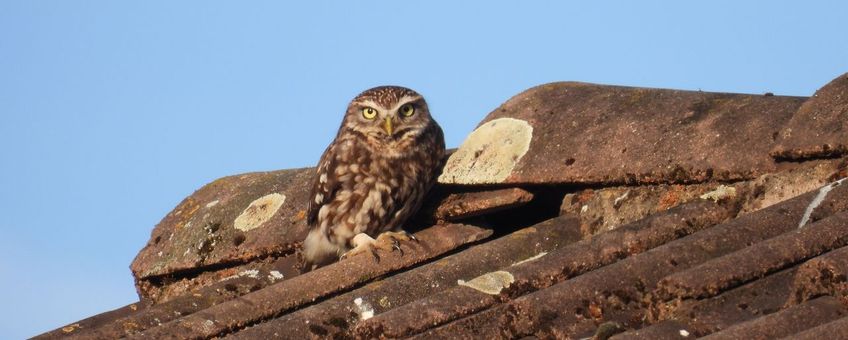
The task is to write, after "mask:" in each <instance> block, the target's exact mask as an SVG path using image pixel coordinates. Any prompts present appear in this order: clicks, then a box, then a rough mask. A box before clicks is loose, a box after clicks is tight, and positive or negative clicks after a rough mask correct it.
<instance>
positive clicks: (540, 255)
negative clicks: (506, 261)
mask: <svg viewBox="0 0 848 340" xmlns="http://www.w3.org/2000/svg"><path fill="white" fill-rule="evenodd" d="M545 255H548V252H546V251H543V252H541V253H539V254H537V255H535V256H532V257H530V258H526V259H523V260H521V261H518V262H516V263H513V264H512V265H513V266H517V265H519V264H524V263H527V262H530V261H536V260H538V259H539V258H541V257H542V256H545Z"/></svg>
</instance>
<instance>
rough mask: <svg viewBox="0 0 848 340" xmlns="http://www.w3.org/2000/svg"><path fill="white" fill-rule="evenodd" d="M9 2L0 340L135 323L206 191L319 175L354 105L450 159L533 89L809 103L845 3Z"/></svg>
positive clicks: (842, 49) (0, 154) (838, 48)
mask: <svg viewBox="0 0 848 340" xmlns="http://www.w3.org/2000/svg"><path fill="white" fill-rule="evenodd" d="M306 3H307V2H306V1H302V2H300V3H299V4H293V3H283V2H281V1H280V2H276V1H275V2H270V1H269V2H223V1H184V2H173V1H145V2H136V3H129V2H118V1H108V2H107V1H2V2H0V216H2V217H3V218H2V219H0V231H1V232H2V234H3V237H2V238H0V306H3V307H2V309H0V337H3V338H21V337H27V336H32V335H35V334H38V333H40V332H43V331H47V330H50V329H53V328H55V327H58V326H61V325H63V324H65V323H68V322H72V321H75V320H78V319H81V318H84V317H87V316H90V315H93V314H97V313H101V312H105V311H107V310H110V309H113V308H117V307H120V306H123V305H125V304H127V303H131V302H134V301H135V299H136V298H137V297H136V295H135V289H134V287H133V280H132V276H131V273H130V271H129V269H128V266H129V263H130V262H131V261H132V259H133V257H134V256H135V254H136V253H137V252H138V251H139V250H140V249H141V247H142V246H143V245H144V244H145V242H146V241H147V238H148V236H149V233H150V230H151V229H152V227H153V226H154V225H155V224H156V223H157V222H158V221H159V220H160V218H161V217H162V216H164V215H165V214H166V213H167V212H168V211H170V210H171V209H172V208H173V207H174V206H175V205H176V204H177V203H178V202H179V201H180V200H181V199H182V198H184V197H185V196H187V195H189V194H191V193H192V192H193V191H194V190H195V189H197V188H199V187H200V186H202V185H203V184H205V183H208V182H210V181H212V180H214V179H216V178H218V177H222V176H226V175H231V174H236V173H243V172H250V171H262V170H275V169H282V168H294V167H304V166H311V165H312V164H314V163H315V162H316V161H317V159H318V157H319V156H320V154H321V152H322V151H323V149H324V147H326V145H327V143H329V141H330V140H331V139H332V136H333V134H334V133H335V131H336V129H337V128H338V123H339V121H340V118H341V114H342V112H343V110H344V108H345V106H346V103H347V102H348V101H349V100H350V99H351V98H352V97H353V96H355V95H356V94H357V93H359V92H360V91H362V90H364V89H366V88H369V87H372V86H376V85H382V84H397V85H404V86H408V87H411V88H414V89H416V90H417V91H418V92H420V93H422V94H424V95H425V97H426V98H427V99H428V102H429V104H430V107H431V110H432V111H433V114H434V116H435V118H436V119H437V120H438V121H439V123H440V124H441V125H442V127H443V128H444V130H445V133H446V139H447V143H448V145H449V146H457V145H458V144H459V143H460V142H461V141H462V139H463V138H464V136H465V135H466V134H467V133H468V132H470V131H471V130H472V129H473V128H474V126H475V125H476V124H477V122H479V121H480V120H481V119H482V118H483V117H484V116H485V115H486V114H487V113H488V112H489V111H491V110H492V109H494V108H496V107H497V106H498V105H499V104H500V103H502V102H504V101H505V100H507V99H508V98H509V97H511V96H512V95H515V94H517V93H518V92H520V91H522V90H524V89H526V88H529V87H531V86H534V85H539V84H542V83H547V82H552V81H561V80H576V81H586V82H595V83H606V84H618V85H633V86H646V87H663V88H678V89H692V90H697V89H702V90H705V91H722V92H745V93H765V92H774V93H775V94H785V95H804V96H806V95H810V94H812V93H813V92H814V91H815V90H816V89H817V88H819V87H821V86H823V85H824V84H825V83H827V82H828V81H830V80H831V79H833V78H835V77H836V76H838V75H840V74H842V73H844V72H848V41H847V40H848V38H846V36H845V28H844V23H845V14H846V13H848V5H846V3H844V2H842V3H838V2H836V1H833V3H828V2H822V1H807V2H796V3H789V2H782V1H770V2H747V3H743V2H737V1H711V2H703V3H698V4H696V3H695V2H692V1H676V2H671V1H668V2H658V1H642V2H638V3H637V2H635V1H595V2H591V3H590V2H581V3H580V4H575V3H567V2H557V3H554V2H549V1H539V2H533V3H530V2H521V3H519V4H512V3H508V2H505V1H485V2H484V1H467V2H462V3H460V2H432V1H428V2H417V4H416V3H413V2H353V1H328V2H322V3H318V2H310V4H309V5H306Z"/></svg>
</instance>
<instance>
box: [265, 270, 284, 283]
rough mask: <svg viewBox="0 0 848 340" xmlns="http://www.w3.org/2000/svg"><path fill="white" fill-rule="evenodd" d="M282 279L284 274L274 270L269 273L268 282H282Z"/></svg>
mask: <svg viewBox="0 0 848 340" xmlns="http://www.w3.org/2000/svg"><path fill="white" fill-rule="evenodd" d="M282 279H283V274H282V273H280V272H279V271H276V270H272V271H270V272H268V280H270V281H271V282H274V281H277V280H282Z"/></svg>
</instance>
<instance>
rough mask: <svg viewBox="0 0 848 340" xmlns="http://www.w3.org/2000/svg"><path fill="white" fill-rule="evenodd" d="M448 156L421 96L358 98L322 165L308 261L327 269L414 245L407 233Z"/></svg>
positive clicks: (311, 212) (398, 90)
mask: <svg viewBox="0 0 848 340" xmlns="http://www.w3.org/2000/svg"><path fill="white" fill-rule="evenodd" d="M444 153H445V140H444V135H443V134H442V129H441V127H439V124H437V123H436V121H435V120H433V117H431V116H430V111H429V109H428V108H427V103H426V102H425V101H424V98H423V97H421V95H419V94H418V93H416V92H415V91H412V90H410V89H407V88H403V87H397V86H381V87H375V88H372V89H369V90H366V91H365V92H362V93H361V94H359V95H358V96H356V98H354V99H353V100H352V101H351V102H350V104H349V105H348V107H347V112H345V116H344V119H342V125H341V127H339V132H338V134H336V138H335V139H334V140H333V142H332V143H330V146H328V147H327V150H325V151H324V154H323V155H322V156H321V160H320V161H319V162H318V167H317V169H316V173H315V178H314V179H313V181H312V191H311V195H310V198H311V200H310V201H309V209H308V212H307V223H308V224H309V226H310V231H309V235H308V236H307V237H306V240H305V241H304V243H303V249H304V252H303V254H304V259H305V260H306V261H307V262H308V263H310V264H312V265H313V266H320V265H324V264H327V263H330V262H332V261H334V260H336V259H337V258H338V257H339V256H340V255H342V256H344V255H352V254H356V253H360V252H363V251H370V252H371V253H372V254H374V255H375V256H376V253H375V251H374V248H375V247H377V248H382V249H388V248H392V247H394V248H397V249H400V248H399V247H398V243H397V241H398V240H409V239H410V238H412V239H413V240H414V238H413V237H412V236H411V235H410V234H407V233H406V232H405V231H403V230H402V229H401V228H402V227H403V225H404V223H405V222H406V221H407V219H409V217H410V216H412V215H413V214H414V213H415V212H416V211H417V210H418V208H419V207H420V206H421V202H422V200H423V198H424V195H425V194H427V191H429V190H430V188H431V187H432V186H433V183H434V182H435V179H436V174H437V172H438V169H439V167H440V166H441V160H442V157H443V156H444ZM374 237H377V240H375V239H374Z"/></svg>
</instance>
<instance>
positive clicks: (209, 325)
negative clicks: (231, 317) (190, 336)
mask: <svg viewBox="0 0 848 340" xmlns="http://www.w3.org/2000/svg"><path fill="white" fill-rule="evenodd" d="M214 327H215V321H212V320H206V321H203V330H204V331H207V332H209V331H212V330H213V329H214Z"/></svg>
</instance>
